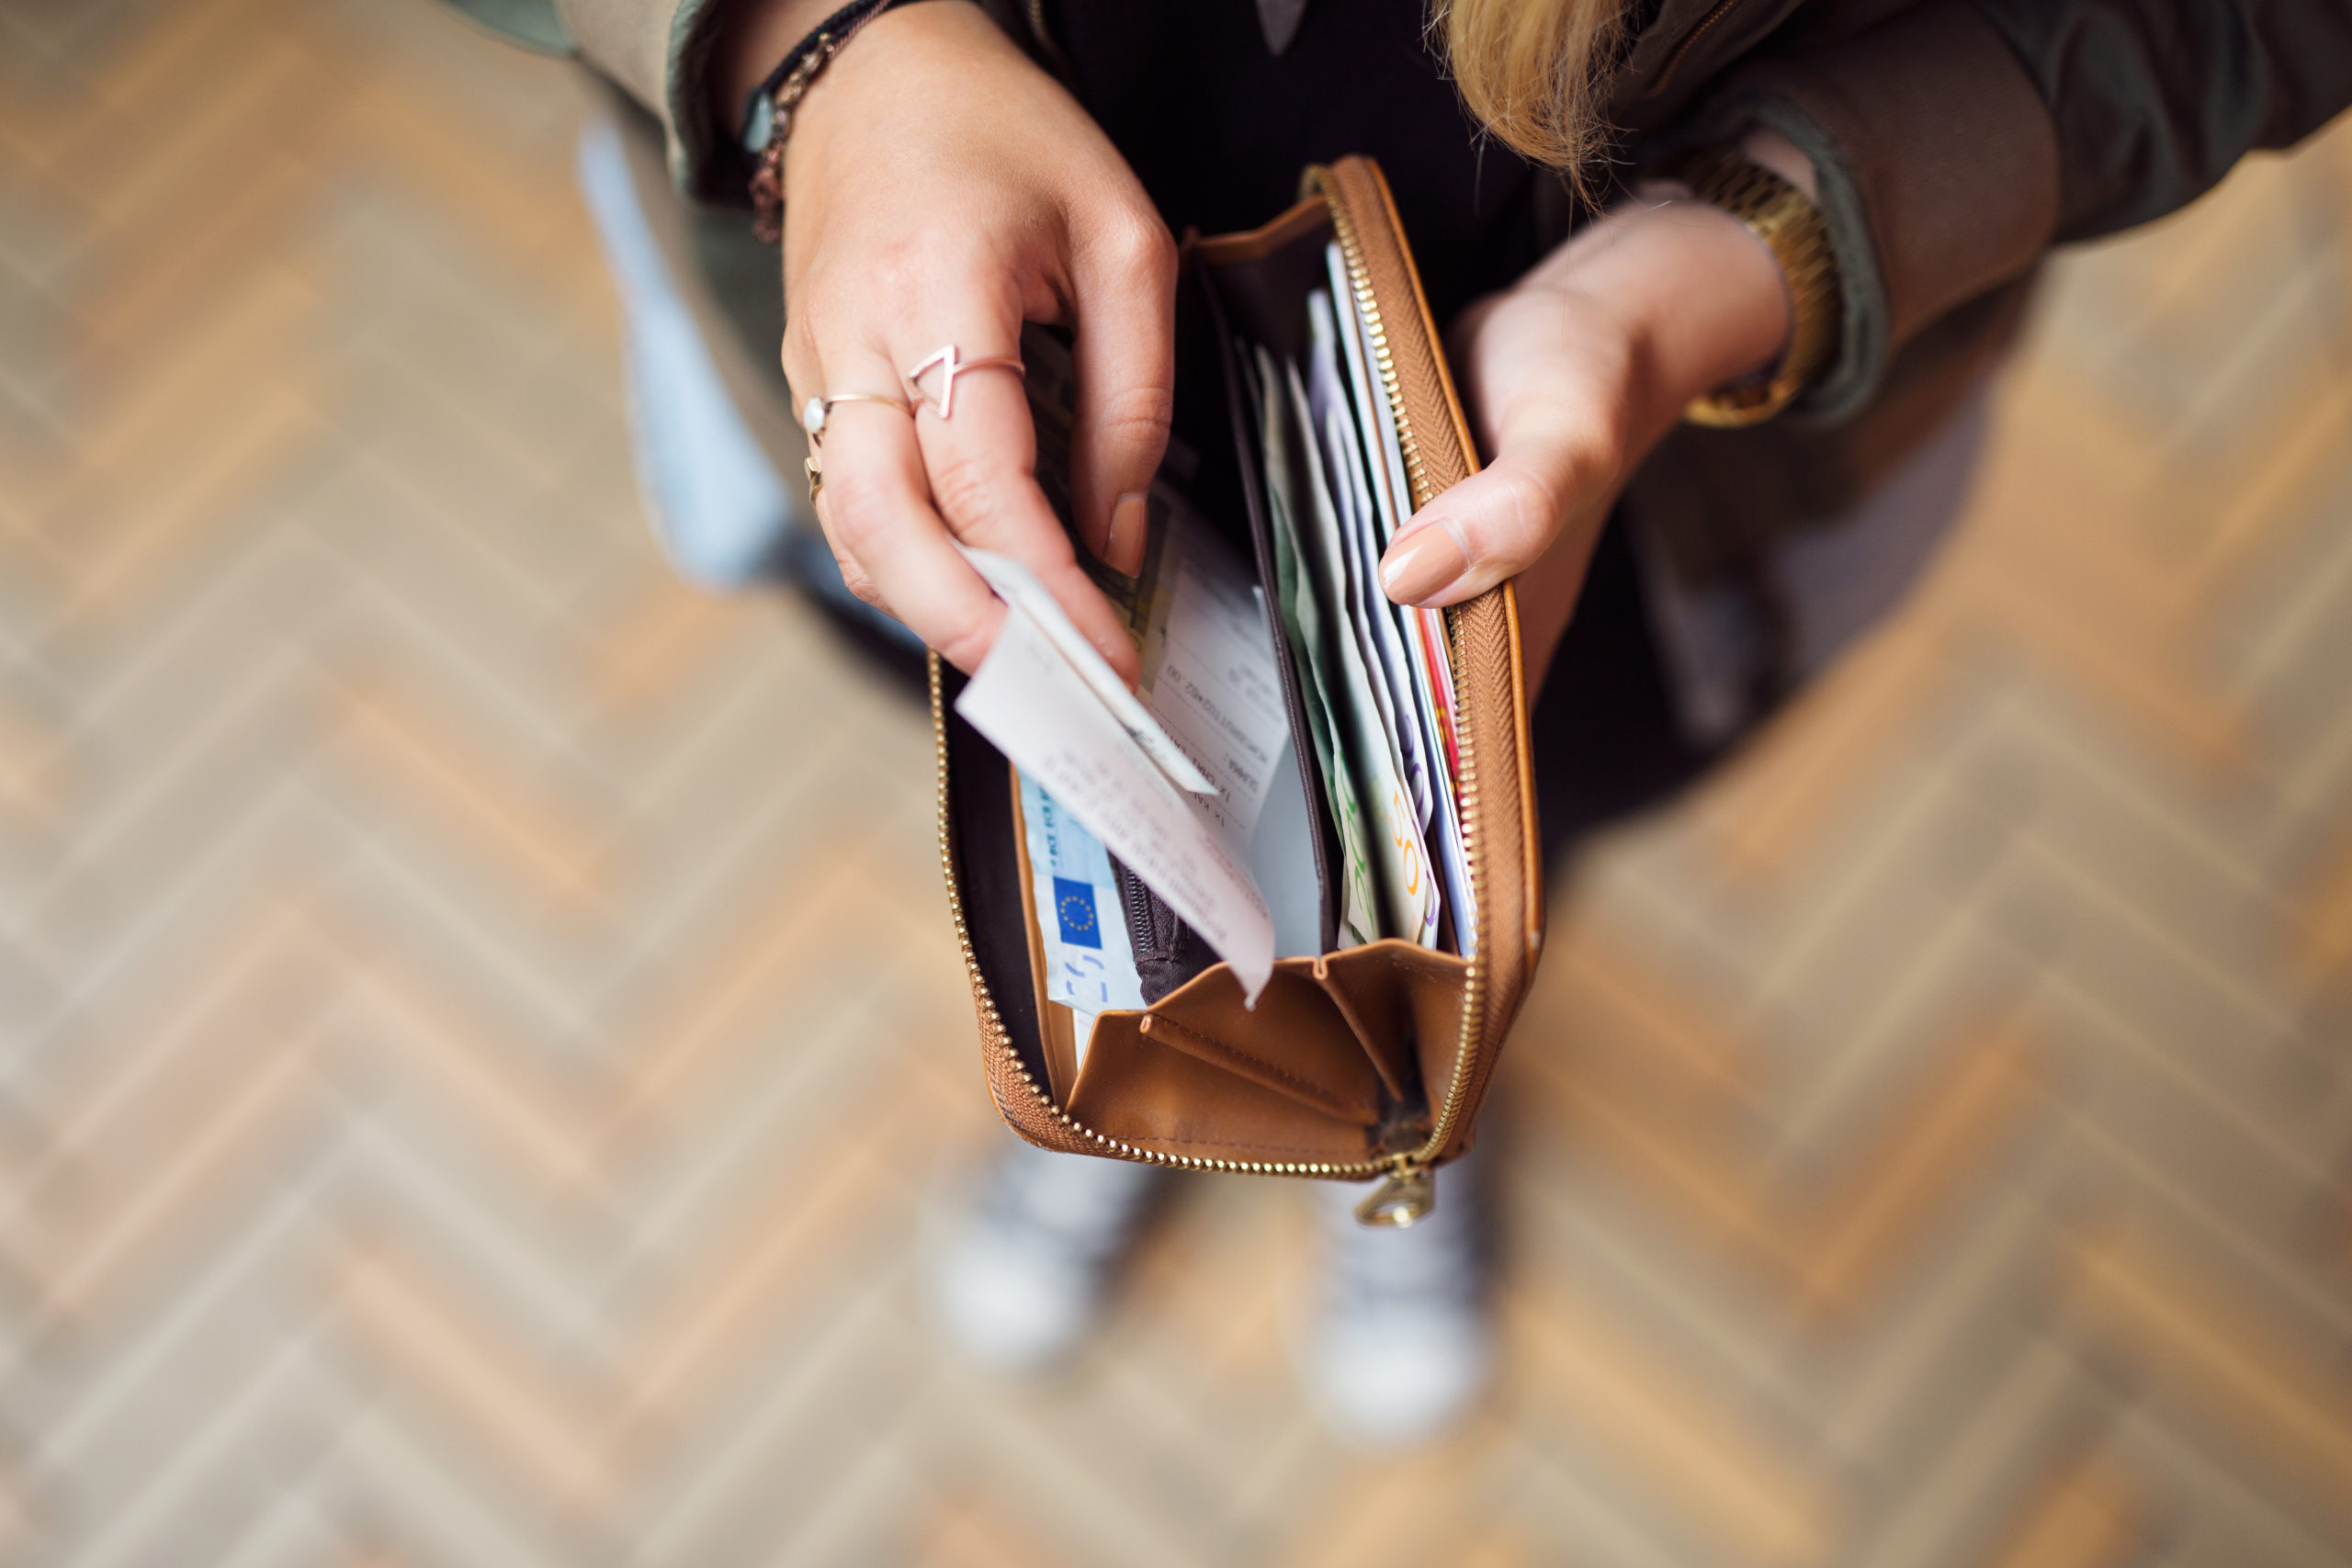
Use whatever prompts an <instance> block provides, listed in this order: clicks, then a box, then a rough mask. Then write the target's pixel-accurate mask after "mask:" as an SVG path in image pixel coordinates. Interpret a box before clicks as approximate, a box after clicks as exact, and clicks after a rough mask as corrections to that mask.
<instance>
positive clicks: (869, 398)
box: [800, 392, 915, 446]
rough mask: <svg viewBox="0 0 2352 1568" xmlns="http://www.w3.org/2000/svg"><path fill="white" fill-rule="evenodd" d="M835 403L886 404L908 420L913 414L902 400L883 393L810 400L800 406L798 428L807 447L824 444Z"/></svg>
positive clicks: (905, 401) (842, 395) (836, 394)
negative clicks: (807, 435)
mask: <svg viewBox="0 0 2352 1568" xmlns="http://www.w3.org/2000/svg"><path fill="white" fill-rule="evenodd" d="M835 403H888V405H889V406H890V407H892V408H894V409H897V410H898V411H899V412H900V413H902V414H905V415H907V416H908V417H909V418H912V417H913V416H914V412H915V411H914V410H913V409H911V408H909V407H908V406H907V400H905V399H904V398H894V397H891V396H889V395H888V393H885V392H835V393H834V394H833V395H832V396H831V397H829V398H811V399H809V400H808V401H807V402H805V403H803V404H801V405H800V428H801V429H803V430H805V431H807V432H808V433H809V446H822V445H823V444H824V438H825V421H826V419H827V418H828V417H829V416H830V415H831V413H832V412H833V405H834V404H835Z"/></svg>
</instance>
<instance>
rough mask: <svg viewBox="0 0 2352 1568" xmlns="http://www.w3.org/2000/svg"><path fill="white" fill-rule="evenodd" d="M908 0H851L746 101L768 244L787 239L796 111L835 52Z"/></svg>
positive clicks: (758, 211) (756, 213) (746, 138)
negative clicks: (788, 149)
mask: <svg viewBox="0 0 2352 1568" xmlns="http://www.w3.org/2000/svg"><path fill="white" fill-rule="evenodd" d="M907 3H908V0H849V4H848V5H846V6H842V8H841V9H840V10H838V11H836V12H834V13H833V14H832V15H831V16H830V17H826V18H825V19H824V20H823V21H822V22H820V23H819V24H817V28H816V30H815V31H814V32H811V33H810V34H809V36H808V37H806V38H804V39H801V40H800V41H799V42H798V43H797V44H795V45H793V46H792V48H791V49H790V50H789V51H787V52H786V54H785V57H784V58H783V59H782V60H780V61H778V62H776V67H775V70H773V71H771V72H769V73H768V75H767V80H766V81H764V82H762V83H761V84H760V85H758V86H756V87H754V88H752V92H751V96H749V97H747V98H745V99H744V100H743V151H744V152H747V153H749V154H750V155H751V156H752V159H753V160H754V163H753V165H752V233H754V234H756V235H757V236H759V238H760V240H761V242H762V243H765V244H771V245H773V244H775V243H777V242H778V241H780V240H782V239H783V238H784V142H785V138H786V137H787V136H790V135H791V134H792V115H793V111H794V110H795V109H797V108H798V107H800V100H801V99H802V98H804V97H806V96H808V93H809V86H810V85H811V84H813V83H814V82H815V81H816V80H817V78H818V77H819V76H820V75H821V74H823V73H824V69H825V67H826V66H828V65H831V63H832V62H833V56H835V55H837V54H839V53H840V52H841V51H842V49H843V48H845V47H846V46H847V45H848V43H849V40H850V39H853V38H855V37H856V36H857V33H858V29H859V28H863V27H865V24H866V23H868V22H870V21H872V20H873V19H874V18H875V17H878V16H880V15H881V14H882V13H883V12H885V11H889V10H895V9H897V8H898V7H899V6H903V5H905V4H907Z"/></svg>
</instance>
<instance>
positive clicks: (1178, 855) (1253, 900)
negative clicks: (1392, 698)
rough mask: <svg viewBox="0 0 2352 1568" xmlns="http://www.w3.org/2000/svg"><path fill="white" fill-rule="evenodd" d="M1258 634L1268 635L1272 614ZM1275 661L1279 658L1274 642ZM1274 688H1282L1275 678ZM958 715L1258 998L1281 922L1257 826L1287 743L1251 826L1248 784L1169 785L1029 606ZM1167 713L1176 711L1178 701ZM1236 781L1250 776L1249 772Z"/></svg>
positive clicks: (1164, 668)
mask: <svg viewBox="0 0 2352 1568" xmlns="http://www.w3.org/2000/svg"><path fill="white" fill-rule="evenodd" d="M1258 635H1259V636H1260V637H1264V636H1265V633H1264V628H1263V623H1262V622H1260V623H1259V633H1258ZM1218 640H1219V641H1220V642H1222V640H1223V639H1218ZM1189 646H1190V638H1189V637H1188V638H1186V639H1185V640H1184V641H1183V642H1182V643H1177V644H1173V645H1172V647H1171V654H1170V657H1169V658H1166V659H1163V660H1162V661H1161V669H1160V672H1159V676H1160V681H1161V682H1168V681H1169V680H1170V673H1171V671H1173V670H1175V669H1178V668H1181V667H1182V666H1183V665H1186V664H1189V663H1190V662H1191V660H1189V659H1188V658H1186V657H1185V656H1182V655H1180V654H1176V653H1175V652H1173V647H1189ZM1266 658H1267V660H1268V662H1269V664H1271V662H1272V647H1271V644H1269V645H1268V648H1267V653H1266ZM1188 685H1189V689H1191V690H1193V691H1197V692H1200V693H1201V694H1206V692H1207V690H1208V687H1207V684H1206V683H1204V682H1200V681H1198V680H1194V681H1193V682H1189V683H1188ZM1267 685H1268V688H1269V689H1270V690H1278V688H1274V687H1273V686H1272V681H1271V680H1269V681H1268V682H1267ZM1188 700H1189V699H1188ZM956 712H957V713H958V714H960V715H962V716H963V717H964V718H965V720H966V721H967V723H969V724H970V725H971V726H972V728H975V729H977V730H978V731H979V732H980V733H981V734H982V735H984V736H986V737H987V738H988V739H989V743H990V744H992V745H993V746H995V747H996V749H997V750H1000V751H1001V752H1003V753H1004V754H1005V755H1006V756H1007V757H1009V758H1011V759H1012V764H1013V766H1015V767H1017V768H1019V769H1020V770H1021V773H1022V776H1023V777H1024V778H1027V779H1033V780H1035V782H1036V783H1037V784H1039V785H1040V786H1041V787H1042V788H1044V789H1045V790H1046V792H1047V793H1048V794H1050V795H1052V796H1053V797H1054V799H1055V800H1056V801H1057V802H1058V803H1059V804H1060V805H1061V806H1063V807H1066V808H1067V809H1068V810H1069V813H1070V815H1071V816H1072V817H1074V818H1077V819H1078V820H1079V821H1080V822H1081V823H1083V824H1084V825H1085V826H1086V828H1087V829H1088V830H1089V831H1091V832H1092V833H1093V834H1094V836H1095V837H1097V838H1098V839H1100V840H1103V845H1104V846H1105V847H1106V848H1107V849H1109V850H1110V852H1112V853H1113V854H1114V855H1116V856H1118V857H1119V859H1120V860H1121V861H1123V862H1125V863H1126V865H1127V867H1128V868H1129V869H1130V870H1132V871H1133V872H1134V873H1135V874H1136V875H1137V876H1139V877H1141V878H1142V879H1143V881H1144V882H1145V883H1146V885H1148V886H1149V887H1150V888H1151V889H1152V890H1153V891H1154V892H1156V893H1158V894H1159V896H1160V897H1162V898H1164V899H1166V900H1167V902H1168V904H1169V907H1170V908H1173V909H1174V910H1175V911H1176V913H1177V914H1178V915H1179V916H1181V917H1182V919H1183V920H1184V922H1185V923H1186V924H1187V925H1189V926H1191V927H1192V928H1193V930H1194V931H1197V932H1199V933H1200V935H1201V937H1202V939H1203V940H1204V941H1205V942H1207V943H1208V944H1209V946H1210V947H1211V948H1213V949H1215V950H1216V953H1217V955H1218V956H1219V957H1221V958H1223V959H1224V960H1225V961H1226V962H1227V964H1230V965H1232V968H1233V972H1234V976H1235V977H1236V978H1237V979H1238V980H1239V981H1240V982H1241V988H1242V991H1243V994H1244V995H1245V996H1246V997H1247V998H1249V999H1250V1001H1251V1002H1255V1001H1256V1000H1257V998H1258V993H1259V992H1260V991H1261V990H1262V989H1264V988H1265V984H1266V981H1267V979H1268V977H1269V976H1272V973H1273V964H1274V924H1273V917H1272V913H1271V912H1270V911H1269V910H1268V909H1267V908H1266V901H1265V899H1264V897H1262V896H1261V895H1260V893H1259V891H1258V885H1257V883H1256V881H1255V879H1253V878H1252V877H1251V875H1250V867H1249V843H1250V840H1249V829H1250V827H1253V826H1255V818H1256V815H1257V811H1258V809H1259V808H1260V807H1261V806H1262V804H1263V801H1264V784H1263V782H1262V781H1263V778H1264V777H1266V776H1270V775H1271V773H1272V763H1273V762H1275V761H1279V760H1280V747H1279V744H1277V746H1276V747H1275V755H1274V757H1272V758H1270V759H1268V762H1267V764H1266V766H1265V768H1264V770H1263V772H1262V773H1261V782H1260V784H1258V787H1257V789H1256V791H1255V792H1254V793H1255V798H1254V799H1251V800H1249V801H1248V802H1247V807H1248V812H1249V816H1250V822H1249V823H1248V824H1246V825H1245V824H1242V823H1241V822H1240V821H1239V816H1240V813H1239V812H1238V811H1236V810H1235V809H1233V807H1238V806H1241V805H1243V804H1244V802H1243V799H1242V798H1240V796H1241V793H1242V792H1241V791H1240V790H1238V789H1237V790H1236V794H1235V796H1234V797H1232V798H1230V799H1227V800H1220V799H1216V798H1215V797H1209V796H1202V795H1189V794H1187V793H1185V792H1184V791H1182V790H1180V789H1178V788H1177V787H1176V786H1175V785H1174V784H1171V783H1170V782H1169V779H1168V777H1167V775H1166V774H1165V773H1162V772H1161V771H1160V769H1159V767H1158V766H1156V765H1155V764H1154V763H1153V761H1151V759H1150V758H1149V757H1148V756H1146V755H1145V753H1144V750H1143V748H1142V747H1141V746H1139V745H1138V744H1137V743H1136V740H1135V739H1134V737H1133V736H1132V735H1131V734H1130V733H1129V732H1128V730H1127V728H1126V727H1125V726H1124V725H1122V724H1121V723H1120V722H1119V720H1118V719H1117V718H1115V717H1114V716H1112V714H1111V713H1110V712H1109V711H1108V709H1107V708H1106V707H1105V705H1103V702H1102V701H1101V700H1100V698H1099V697H1098V696H1097V695H1096V694H1095V693H1094V692H1093V691H1092V689H1091V687H1090V686H1089V685H1088V684H1087V682H1085V681H1084V680H1082V679H1080V676H1079V675H1078V673H1077V672H1076V671H1073V670H1072V669H1071V668H1070V666H1069V661H1068V660H1065V659H1064V658H1063V657H1062V656H1061V654H1060V653H1059V652H1058V651H1057V649H1056V648H1055V646H1054V644H1053V643H1052V642H1051V641H1050V640H1049V639H1048V638H1047V637H1046V634H1045V633H1044V632H1043V631H1041V630H1039V629H1038V627H1037V626H1036V625H1035V623H1034V622H1032V621H1031V620H1030V618H1029V617H1028V616H1026V615H1020V614H1013V615H1007V616H1005V618H1004V627H1003V630H1001V632H1000V633H998V635H997V640H996V646H995V647H994V648H992V649H989V656H988V658H987V659H985V660H981V662H980V669H979V673H978V674H977V675H975V676H973V677H972V680H971V683H970V684H968V685H967V686H966V687H965V688H964V692H963V694H962V695H961V696H959V697H957V698H956ZM1168 716H1171V717H1172V716H1173V713H1172V705H1171V711H1170V714H1169V715H1168ZM1179 728H1183V729H1187V730H1189V729H1190V728H1191V726H1190V725H1187V724H1180V725H1179ZM1245 728H1247V727H1245ZM1242 750H1246V748H1243V749H1242ZM1204 760H1207V761H1212V762H1214V761H1215V760H1214V759H1204ZM1233 783H1234V784H1236V785H1238V784H1240V780H1239V778H1238V775H1237V776H1236V777H1235V778H1234V780H1233Z"/></svg>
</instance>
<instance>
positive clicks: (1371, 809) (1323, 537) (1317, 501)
mask: <svg viewBox="0 0 2352 1568" xmlns="http://www.w3.org/2000/svg"><path fill="white" fill-rule="evenodd" d="M1283 390H1284V392H1285V393H1286V394H1287V396H1288V398H1289V402H1290V417H1291V422H1292V427H1293V430H1294V431H1295V434H1296V436H1297V439H1298V442H1299V450H1300V458H1301V460H1300V462H1299V465H1298V467H1299V470H1300V477H1301V478H1303V479H1304V480H1305V481H1306V482H1305V483H1303V484H1301V485H1299V486H1298V489H1299V490H1300V491H1302V492H1303V495H1304V499H1305V501H1306V507H1305V510H1304V511H1303V513H1301V514H1300V515H1299V516H1298V523H1299V525H1300V526H1299V536H1300V542H1301V549H1300V557H1301V558H1302V560H1303V561H1304V563H1305V567H1306V571H1305V575H1306V580H1307V581H1308V582H1310V583H1311V584H1312V585H1313V587H1312V592H1313V597H1314V600H1315V604H1316V608H1317V615H1318V618H1319V619H1320V620H1321V622H1322V635H1323V638H1324V644H1323V653H1324V657H1325V660H1326V662H1325V665H1324V668H1323V669H1322V671H1320V675H1321V677H1322V678H1323V679H1324V680H1325V681H1326V682H1328V686H1327V692H1328V700H1329V704H1330V708H1331V712H1332V714H1333V716H1334V717H1335V718H1336V720H1337V727H1336V728H1335V729H1334V732H1333V736H1334V739H1335V740H1336V741H1337V743H1338V748H1339V752H1340V760H1341V764H1342V766H1343V767H1344V768H1345V769H1346V771H1347V772H1348V773H1349V774H1350V776H1351V777H1352V778H1353V780H1354V782H1355V787H1356V799H1357V801H1358V802H1359V804H1360V805H1361V807H1363V816H1364V840H1365V845H1366V850H1367V852H1368V854H1369V856H1370V858H1371V861H1372V866H1373V886H1374V888H1375V889H1376V890H1377V892H1378V895H1379V897H1380V934H1381V935H1383V936H1396V937H1403V938H1404V939H1405V940H1406V941H1408V942H1426V941H1430V940H1431V939H1433V938H1434V937H1435V936H1436V934H1437V917H1438V908H1437V898H1436V886H1437V884H1436V879H1435V878H1434V877H1433V876H1432V875H1431V874H1430V866H1429V863H1428V860H1427V857H1426V855H1425V853H1424V852H1423V850H1422V848H1421V834H1420V825H1419V823H1417V822H1416V821H1414V820H1413V804H1412V799H1411V796H1410V795H1408V792H1407V790H1406V786H1405V782H1404V780H1403V779H1402V777H1400V776H1399V769H1398V765H1397V761H1396V758H1397V748H1396V743H1395V742H1394V740H1392V739H1390V736H1389V731H1388V728H1387V726H1386V725H1385V723H1384V722H1383V720H1382V716H1381V704H1380V699H1379V695H1378V694H1377V692H1376V690H1375V687H1374V679H1373V674H1372V671H1371V670H1370V669H1369V668H1367V667H1366V664H1365V661H1364V656H1363V639H1362V637H1361V634H1360V631H1359V628H1358V626H1357V617H1356V615H1354V614H1353V613H1352V612H1351V609H1350V607H1349V602H1350V600H1351V597H1352V594H1351V589H1350V585H1349V579H1348V563H1347V557H1346V550H1345V547H1344V546H1343V545H1342V544H1341V542H1340V514H1339V510H1338V507H1337V506H1336V505H1335V504H1334V503H1333V502H1332V499H1331V487H1330V482H1329V478H1328V476H1327V475H1326V474H1325V473H1324V465H1323V456H1322V454H1323V443H1322V440H1321V439H1320V437H1318V436H1317V434H1315V417H1314V413H1313V412H1312V411H1311V410H1310V409H1309V407H1308V405H1307V400H1306V381H1305V379H1304V378H1302V377H1301V376H1300V374H1299V368H1298V366H1297V365H1296V363H1295V362H1293V363H1288V364H1285V365H1284V366H1283Z"/></svg>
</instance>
